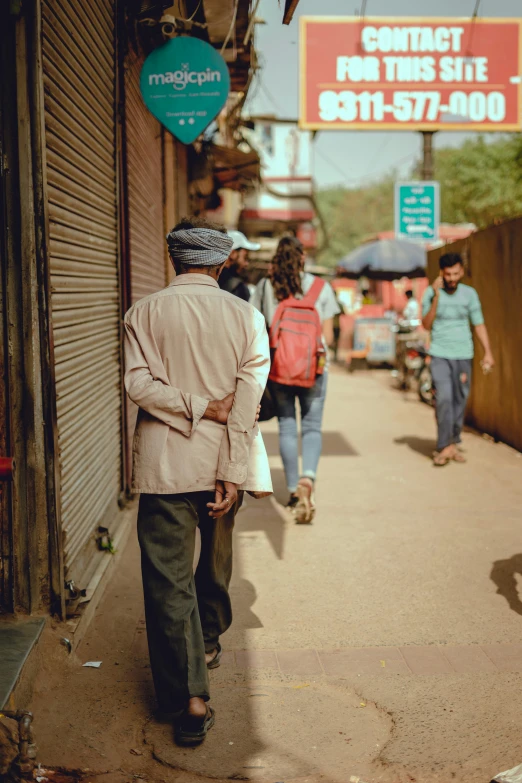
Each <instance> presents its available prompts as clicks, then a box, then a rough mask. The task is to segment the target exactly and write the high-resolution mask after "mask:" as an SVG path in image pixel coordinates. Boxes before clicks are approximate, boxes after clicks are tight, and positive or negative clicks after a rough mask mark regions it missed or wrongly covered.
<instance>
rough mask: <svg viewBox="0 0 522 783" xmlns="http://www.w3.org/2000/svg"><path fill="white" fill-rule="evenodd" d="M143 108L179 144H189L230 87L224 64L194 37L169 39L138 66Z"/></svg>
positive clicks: (218, 110) (219, 109) (206, 122)
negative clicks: (177, 140)
mask: <svg viewBox="0 0 522 783" xmlns="http://www.w3.org/2000/svg"><path fill="white" fill-rule="evenodd" d="M140 89H141V94H142V97H143V100H144V102H145V105H146V107H147V108H148V110H149V111H150V112H152V114H153V115H154V116H155V117H156V118H157V119H158V120H159V121H160V122H161V124H162V125H164V126H165V127H166V128H167V129H168V130H169V131H170V132H171V133H172V134H173V136H176V138H177V139H179V140H180V141H181V142H183V144H190V143H191V142H193V141H195V139H197V137H198V136H199V135H200V133H202V132H203V131H204V130H205V128H207V127H208V126H209V125H210V123H211V122H212V120H213V119H214V118H215V117H216V116H217V115H218V114H219V112H220V111H221V109H222V108H223V106H224V105H225V102H226V100H227V97H228V93H229V90H230V75H229V73H228V68H227V64H226V63H225V61H224V60H223V58H222V57H221V55H220V54H219V52H217V51H216V50H215V49H214V47H213V46H211V45H210V44H208V43H206V42H205V41H200V40H199V39H198V38H188V37H180V38H171V39H170V41H167V43H165V44H164V45H163V46H160V47H159V48H158V49H155V50H154V51H153V52H152V53H151V54H149V56H148V57H147V59H146V60H145V62H144V63H143V68H142V69H141V77H140Z"/></svg>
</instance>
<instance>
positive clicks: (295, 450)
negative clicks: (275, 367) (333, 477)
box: [273, 372, 328, 492]
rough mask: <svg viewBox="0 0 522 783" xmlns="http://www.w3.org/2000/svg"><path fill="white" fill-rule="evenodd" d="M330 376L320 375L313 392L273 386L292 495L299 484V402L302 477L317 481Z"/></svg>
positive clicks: (275, 384)
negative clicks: (297, 403) (297, 409)
mask: <svg viewBox="0 0 522 783" xmlns="http://www.w3.org/2000/svg"><path fill="white" fill-rule="evenodd" d="M327 382H328V373H327V372H325V373H324V375H318V376H317V380H316V382H315V384H314V385H313V386H312V388H311V389H303V388H300V387H298V386H283V385H282V384H280V383H274V384H273V391H274V397H275V401H276V405H277V418H278V420H279V451H280V452H281V458H282V460H283V466H284V469H285V476H286V484H287V486H288V490H289V492H295V491H296V489H297V484H298V481H299V475H300V474H299V440H298V434H297V416H296V405H295V401H296V399H297V400H299V407H300V409H301V440H302V449H303V470H302V473H301V476H306V477H307V478H311V479H313V480H315V476H316V473H317V465H318V464H319V457H320V456H321V449H322V445H323V434H322V431H321V426H322V422H323V411H324V403H325V399H326V386H327Z"/></svg>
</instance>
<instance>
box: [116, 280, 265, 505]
mask: <svg viewBox="0 0 522 783" xmlns="http://www.w3.org/2000/svg"><path fill="white" fill-rule="evenodd" d="M124 324H125V388H126V389H127V392H128V394H129V397H130V398H131V400H133V401H134V402H135V403H136V404H137V405H138V406H139V412H138V420H137V424H136V430H135V434H134V446H133V477H132V490H133V492H137V493H139V492H146V493H155V494H171V493H181V492H196V491H203V490H213V489H214V488H215V485H216V480H217V479H222V480H224V481H231V482H233V483H235V484H238V485H240V487H241V488H242V489H245V490H250V491H257V492H271V491H272V483H271V479H270V469H269V466H268V458H267V455H266V450H265V447H264V443H263V439H262V436H261V433H260V432H259V429H258V427H257V426H256V425H255V415H256V409H257V405H258V404H259V401H260V400H261V396H262V393H263V390H264V387H265V384H266V380H267V377H268V371H269V367H270V352H269V347H268V337H267V332H266V327H265V321H264V318H263V316H262V315H261V314H260V313H259V312H257V311H256V310H255V309H254V308H253V307H251V305H249V304H247V303H246V302H244V301H243V300H241V299H238V298H237V297H235V296H232V295H231V294H229V293H227V292H226V291H222V290H221V289H220V288H219V286H218V284H217V282H216V281H215V280H213V279H212V278H211V277H208V276H206V275H201V274H186V275H180V276H179V277H176V278H175V280H174V281H173V282H172V283H171V284H170V285H169V286H168V287H167V288H165V289H163V290H161V291H158V292H157V293H155V294H152V295H150V296H147V297H145V298H144V299H141V300H140V301H139V302H137V303H136V304H135V305H133V306H132V307H131V309H130V310H129V311H128V313H127V314H126V316H125V321H124ZM233 391H235V398H234V404H233V406H232V410H231V412H230V416H229V419H228V424H227V425H226V426H224V425H221V424H217V423H216V422H213V421H208V420H207V419H202V416H203V414H204V413H205V410H206V408H207V405H208V403H209V401H210V400H219V399H223V398H224V397H226V396H227V394H230V393H231V392H233Z"/></svg>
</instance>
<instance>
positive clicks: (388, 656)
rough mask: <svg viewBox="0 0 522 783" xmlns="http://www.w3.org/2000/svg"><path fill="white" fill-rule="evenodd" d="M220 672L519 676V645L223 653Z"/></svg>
mask: <svg viewBox="0 0 522 783" xmlns="http://www.w3.org/2000/svg"><path fill="white" fill-rule="evenodd" d="M222 664H223V667H227V668H230V667H233V668H235V669H238V670H241V669H260V670H262V669H269V670H276V671H279V672H281V673H282V674H289V675H303V676H312V675H321V674H326V675H328V676H335V677H341V676H343V675H358V674H371V675H374V674H381V675H386V674H407V675H437V674H438V675H440V674H474V673H481V672H483V673H489V674H494V673H496V672H522V644H498V645H494V644H486V645H478V644H469V645H429V646H425V647H424V646H417V645H411V646H407V647H363V648H353V647H351V648H344V649H340V650H310V649H305V650H278V651H272V650H239V651H236V652H234V651H225V652H224V653H223V658H222Z"/></svg>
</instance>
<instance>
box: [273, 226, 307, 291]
mask: <svg viewBox="0 0 522 783" xmlns="http://www.w3.org/2000/svg"><path fill="white" fill-rule="evenodd" d="M302 268H303V246H302V245H301V243H300V242H299V240H298V239H295V238H294V237H283V238H282V239H281V240H280V242H279V244H278V246H277V250H276V252H275V256H274V257H273V259H272V269H271V271H270V274H269V278H270V280H271V281H272V287H273V289H274V293H275V296H276V299H277V300H278V302H282V301H283V300H284V299H288V297H290V296H295V295H296V294H302V293H303V288H302V286H301V271H302Z"/></svg>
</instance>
